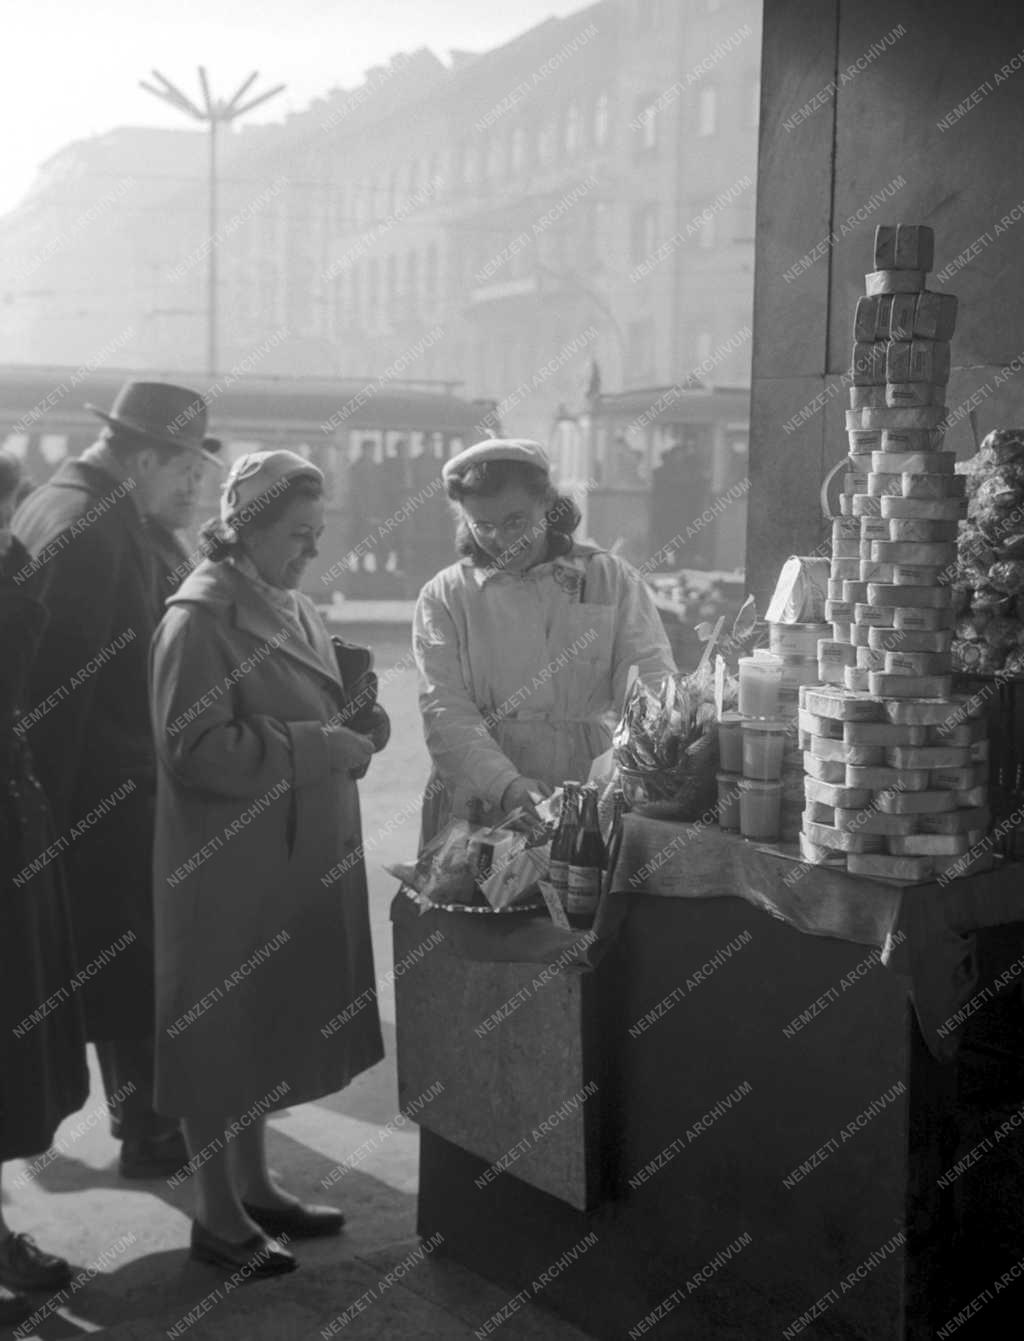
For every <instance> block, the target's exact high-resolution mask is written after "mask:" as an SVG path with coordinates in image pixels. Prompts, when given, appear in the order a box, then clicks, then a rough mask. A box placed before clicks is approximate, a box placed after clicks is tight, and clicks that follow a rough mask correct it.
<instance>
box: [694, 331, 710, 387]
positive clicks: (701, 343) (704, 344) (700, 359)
mask: <svg viewBox="0 0 1024 1341" xmlns="http://www.w3.org/2000/svg"><path fill="white" fill-rule="evenodd" d="M711 338H712V337H711V332H710V331H698V332H697V342H696V345H695V347H694V366H695V367H700V366H701V365H702V364H704V363H707V361H708V360H709V359H710V358H711ZM698 376H700V374H698ZM702 380H703V379H702Z"/></svg>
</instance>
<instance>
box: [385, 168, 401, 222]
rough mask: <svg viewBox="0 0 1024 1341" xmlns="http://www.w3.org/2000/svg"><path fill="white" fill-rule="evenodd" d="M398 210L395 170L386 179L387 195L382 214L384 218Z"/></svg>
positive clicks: (396, 174) (396, 173)
mask: <svg viewBox="0 0 1024 1341" xmlns="http://www.w3.org/2000/svg"><path fill="white" fill-rule="evenodd" d="M397 208H398V171H397V169H396V170H395V171H394V172H392V173H391V175H390V176H389V177H388V193H387V198H386V199H385V201H384V213H385V215H386V216H390V215H392V214H394V212H395V210H396V209H397Z"/></svg>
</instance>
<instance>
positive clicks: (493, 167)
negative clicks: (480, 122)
mask: <svg viewBox="0 0 1024 1341" xmlns="http://www.w3.org/2000/svg"><path fill="white" fill-rule="evenodd" d="M504 150H505V146H504V144H503V143H502V138H501V136H500V135H497V134H495V135H492V136H491V138H490V139H489V140H488V142H487V178H488V180H489V181H492V182H498V181H500V180H501V176H502V173H503V172H504V170H505V163H504V158H505V153H504Z"/></svg>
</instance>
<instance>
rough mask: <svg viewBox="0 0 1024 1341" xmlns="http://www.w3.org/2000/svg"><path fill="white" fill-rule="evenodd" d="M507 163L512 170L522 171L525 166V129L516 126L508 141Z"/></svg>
mask: <svg viewBox="0 0 1024 1341" xmlns="http://www.w3.org/2000/svg"><path fill="white" fill-rule="evenodd" d="M509 164H510V166H511V169H512V171H513V172H522V170H523V168H525V167H526V131H525V129H524V128H523V127H522V126H516V127H515V129H514V130H513V131H512V138H511V141H510V143H509Z"/></svg>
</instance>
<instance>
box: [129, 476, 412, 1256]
mask: <svg viewBox="0 0 1024 1341" xmlns="http://www.w3.org/2000/svg"><path fill="white" fill-rule="evenodd" d="M322 494H323V476H322V474H321V472H320V471H319V470H318V469H317V468H316V467H315V466H313V465H311V464H310V462H308V461H306V460H305V459H303V458H302V457H301V456H298V455H296V454H295V453H293V452H287V451H273V452H255V453H251V454H249V455H246V456H242V457H240V458H239V459H238V460H237V461H236V462H235V463H234V465H233V467H232V469H231V471H230V473H229V475H228V478H227V480H226V482H225V485H224V489H223V493H222V497H221V507H220V518H219V520H217V521H214V522H208V523H207V524H206V526H205V527H204V528H203V529H204V537H205V539H206V542H207V552H208V555H209V557H208V558H207V559H205V560H204V561H203V562H202V563H201V564H200V565H199V566H198V567H197V568H196V569H195V571H194V572H193V573H191V574H190V575H189V577H188V578H187V579H186V580H185V581H184V583H183V584H182V585H181V587H180V588H179V590H178V591H177V592H176V593H175V595H174V596H173V597H172V598H171V599H170V600H169V602H168V607H167V613H166V615H165V616H164V619H163V621H162V623H161V624H160V627H159V628H158V630H157V632H156V634H155V636H154V639H153V646H152V652H151V688H152V700H153V721H154V731H155V735H156V750H157V757H158V767H159V774H158V792H157V817H156V845H155V856H154V875H155V878H154V886H155V906H156V978H157V1003H156V1010H157V1031H156V1032H157V1050H156V1086H155V1099H156V1106H157V1109H158V1110H159V1111H160V1112H162V1113H166V1114H167V1115H169V1116H175V1117H180V1118H182V1119H183V1126H184V1131H185V1136H186V1140H187V1143H188V1147H189V1154H190V1157H191V1158H190V1162H189V1165H187V1166H186V1167H185V1169H184V1170H183V1176H185V1175H186V1174H187V1173H193V1172H194V1174H195V1186H196V1208H195V1209H196V1219H195V1222H194V1224H193V1230H192V1255H193V1256H194V1257H197V1258H199V1259H200V1260H202V1261H206V1262H211V1263H214V1264H217V1265H221V1266H226V1267H238V1266H241V1265H242V1264H243V1263H248V1264H249V1272H248V1274H249V1275H272V1274H275V1273H277V1272H281V1271H289V1270H292V1269H293V1268H294V1266H295V1265H296V1263H295V1258H294V1257H293V1256H292V1254H291V1253H289V1252H288V1251H287V1250H285V1249H284V1248H282V1247H281V1245H280V1244H278V1243H276V1241H275V1240H274V1239H273V1238H272V1237H268V1236H270V1235H273V1234H282V1235H283V1234H287V1235H288V1237H289V1238H299V1237H303V1236H306V1237H308V1236H312V1235H319V1234H325V1233H335V1232H337V1231H338V1230H339V1229H340V1228H341V1225H342V1223H343V1221H344V1216H343V1215H342V1214H341V1213H340V1211H338V1210H336V1209H335V1208H334V1207H329V1206H306V1205H303V1204H302V1203H301V1202H300V1201H299V1200H298V1199H297V1198H296V1197H295V1196H293V1195H291V1194H290V1193H288V1192H285V1191H283V1190H282V1189H281V1188H280V1187H279V1186H278V1185H277V1183H276V1182H275V1181H274V1179H273V1178H272V1176H271V1173H270V1171H269V1169H268V1168H267V1162H266V1152H265V1147H264V1122H265V1115H266V1114H267V1113H268V1112H271V1111H273V1110H274V1109H280V1108H282V1107H285V1106H287V1105H291V1104H298V1103H303V1102H305V1101H307V1100H311V1099H316V1098H319V1097H320V1096H322V1095H325V1094H331V1093H334V1092H335V1091H337V1090H340V1089H342V1088H343V1087H344V1086H345V1085H347V1084H348V1083H349V1081H351V1080H352V1079H353V1077H355V1076H357V1075H359V1074H360V1073H361V1072H362V1071H365V1070H366V1069H367V1068H368V1067H371V1066H373V1065H374V1064H375V1063H376V1062H378V1061H380V1059H381V1058H382V1056H383V1046H382V1042H381V1034H380V1021H379V1018H378V1013H377V1005H376V994H375V991H374V971H373V951H372V945H371V941H370V925H369V913H368V905H367V890H366V877H365V871H364V868H363V863H362V855H361V854H362V846H361V834H360V818H359V798H358V794H357V790H356V784H355V780H354V779H355V777H356V776H362V773H363V772H365V770H366V765H367V763H368V761H369V759H370V756H371V754H372V753H373V752H374V751H375V750H376V749H379V748H381V746H382V745H383V743H384V741H385V740H386V737H387V718H386V716H385V715H384V714H383V712H382V710H379V709H377V710H376V714H375V715H374V714H372V713H371V714H370V716H369V719H368V720H365V718H366V714H361V724H362V725H364V726H366V728H367V734H363V733H362V732H361V731H358V730H353V729H350V728H349V727H348V726H346V725H344V724H342V723H343V722H344V721H346V720H353V719H352V717H351V712H352V709H353V706H354V705H353V703H352V700H351V696H350V694H349V693H348V692H347V691H348V690H351V688H352V686H351V685H349V686H346V685H345V684H343V683H342V680H341V678H340V677H339V669H338V667H339V659H338V658H337V657H336V653H335V648H334V646H333V645H332V642H331V639H330V637H329V636H328V633H327V630H326V629H325V627H324V625H323V623H322V621H321V619H320V617H319V614H318V613H317V610H316V607H315V606H314V605H313V603H312V601H310V600H309V599H308V598H307V597H305V596H303V595H301V594H300V593H299V592H298V591H297V590H296V588H297V587H298V585H299V582H300V580H301V578H302V574H303V572H304V570H305V568H306V567H307V565H308V564H309V562H310V560H311V559H312V558H314V557H315V556H316V553H317V541H318V539H319V537H320V534H321V532H322V531H323V511H324V508H323V500H322ZM356 1002H358V1003H359V1004H358V1007H354V1006H353V1003H356Z"/></svg>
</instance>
